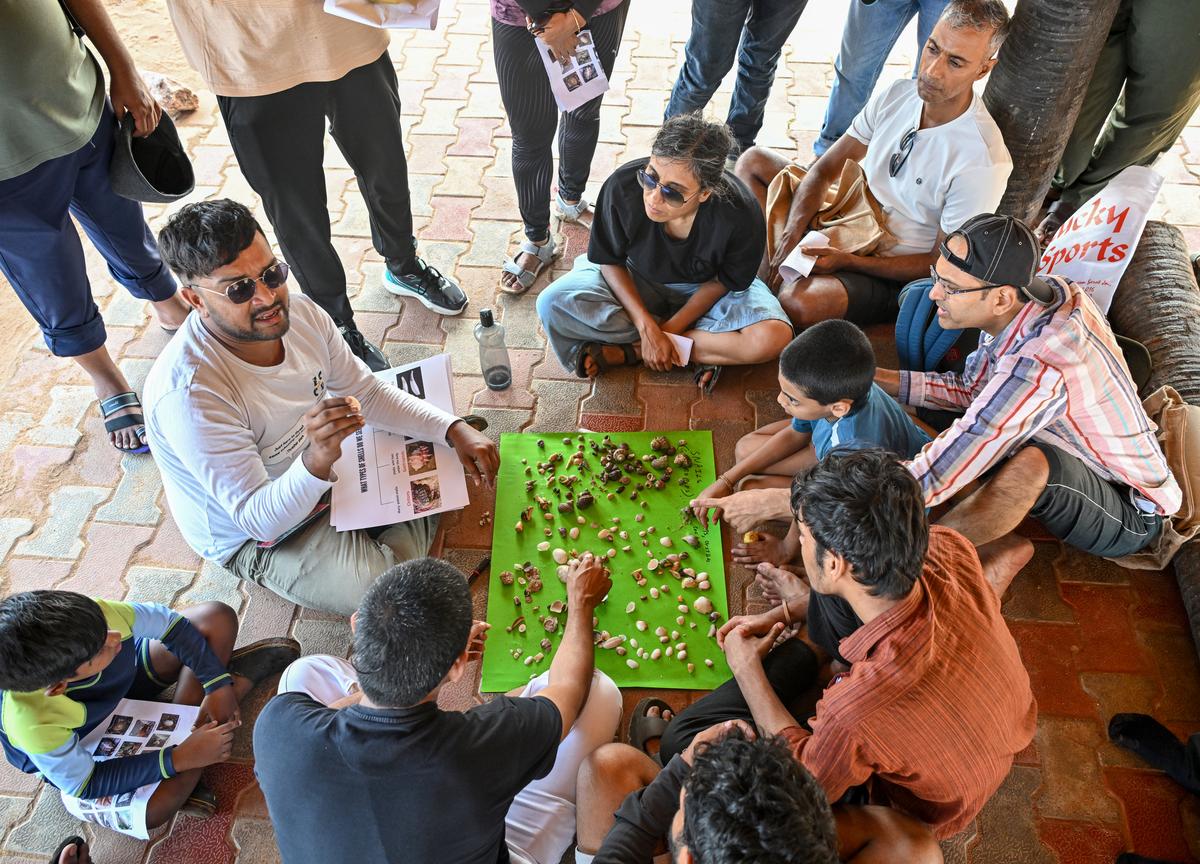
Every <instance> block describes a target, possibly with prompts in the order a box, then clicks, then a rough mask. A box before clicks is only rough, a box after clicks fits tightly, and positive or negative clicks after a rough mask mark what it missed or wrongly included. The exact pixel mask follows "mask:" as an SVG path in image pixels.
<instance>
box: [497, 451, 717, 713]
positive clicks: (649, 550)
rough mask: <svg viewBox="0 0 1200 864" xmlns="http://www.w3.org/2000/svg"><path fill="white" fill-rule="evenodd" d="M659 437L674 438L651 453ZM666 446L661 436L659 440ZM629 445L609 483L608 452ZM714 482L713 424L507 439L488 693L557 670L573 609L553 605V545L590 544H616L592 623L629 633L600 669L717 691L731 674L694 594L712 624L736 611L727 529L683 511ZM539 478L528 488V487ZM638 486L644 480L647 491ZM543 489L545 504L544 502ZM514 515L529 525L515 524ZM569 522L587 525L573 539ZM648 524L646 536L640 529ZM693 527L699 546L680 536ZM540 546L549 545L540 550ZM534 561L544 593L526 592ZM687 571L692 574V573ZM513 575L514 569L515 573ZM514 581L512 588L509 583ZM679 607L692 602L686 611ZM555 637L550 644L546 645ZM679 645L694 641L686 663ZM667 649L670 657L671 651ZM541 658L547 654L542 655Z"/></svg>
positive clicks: (588, 547)
mask: <svg viewBox="0 0 1200 864" xmlns="http://www.w3.org/2000/svg"><path fill="white" fill-rule="evenodd" d="M660 436H663V437H664V438H665V441H666V442H667V444H668V446H669V450H668V451H667V452H662V451H661V449H660V451H654V450H653V449H652V442H653V441H654V439H656V438H659V437H660ZM580 444H582V445H583V447H584V449H583V451H582V452H580V451H579V445H580ZM662 444H663V442H662V441H661V440H660V442H659V445H660V448H661V447H662ZM621 445H628V453H629V455H628V457H627V458H626V459H625V460H624V461H621V462H618V461H614V462H613V463H612V464H613V465H614V466H616V467H617V468H618V469H619V470H618V471H617V472H616V474H614V475H613V476H612V477H611V479H609V478H606V477H605V476H604V472H605V469H604V467H603V466H602V465H601V455H602V454H604V453H606V452H608V453H610V454H611V451H613V450H615V449H619V448H621ZM555 454H557V455H555ZM577 454H578V455H577ZM644 455H650V456H652V457H654V458H655V459H658V460H659V462H658V463H657V464H658V466H659V467H652V465H651V462H650V461H647V460H644V459H643V458H642V457H643V456H644ZM573 456H574V457H575V458H576V459H579V458H582V460H583V464H582V465H572V464H571V461H572V457H573ZM664 456H665V465H664V463H663V459H662V458H661V457H664ZM552 459H554V460H559V461H557V462H556V464H554V466H553V468H554V470H552V471H551V470H545V472H544V473H540V472H539V470H538V469H539V465H542V466H545V465H546V463H548V462H549V460H552ZM677 460H678V461H677ZM688 463H690V464H688ZM635 465H636V466H640V468H641V472H642V473H639V472H638V470H637V469H635V468H634V466H635ZM668 467H669V468H670V473H669V474H668V473H667V468H668ZM648 475H653V476H654V478H655V481H653V482H648V481H649V476H648ZM563 476H567V477H577V478H578V479H577V480H576V481H574V482H573V483H571V484H570V485H564V484H563V483H562V482H560V481H559V480H558V479H557V478H559V477H563ZM622 479H625V480H626V484H625V485H622V483H621V480H622ZM715 479H716V474H715V467H714V458H713V448H712V433H710V432H708V431H703V430H695V431H685V432H626V433H612V434H600V433H587V434H566V435H562V434H553V435H537V434H530V433H525V434H514V433H508V434H505V435H502V436H501V438H500V473H499V476H498V477H497V486H496V509H495V516H494V520H495V521H494V523H493V537H492V565H491V576H490V579H491V585H490V586H489V590H488V614H487V620H488V621H489V622H490V623H491V625H492V628H491V630H490V631H488V638H487V649H486V650H485V652H484V657H483V681H482V690H483V691H484V692H496V691H505V690H510V689H512V688H514V687H517V686H520V685H523V684H525V683H526V682H527V681H529V679H530V678H532V677H534V676H536V675H539V674H541V673H542V672H545V671H546V670H547V669H549V668H550V659H551V657H553V655H554V649H555V648H557V646H558V642H559V640H560V639H561V638H562V632H563V625H565V624H566V612H565V611H564V612H561V613H554V612H553V611H552V608H551V604H554V603H555V601H561V602H562V603H563V604H565V603H566V586H565V585H564V584H563V583H562V581H560V579H559V578H558V575H557V570H558V567H559V565H558V564H557V563H556V562H555V560H554V557H553V556H554V553H555V552H556V550H561V551H560V552H559V553H558V554H559V556H560V557H562V555H563V553H564V552H565V553H567V555H568V556H569V555H570V554H571V553H577V554H580V555H581V554H583V553H584V552H588V551H590V552H592V553H593V554H595V555H600V556H603V555H606V554H607V553H608V550H610V549H612V550H614V553H615V554H614V555H613V556H612V557H611V558H609V560H608V568H609V570H610V571H611V574H612V581H613V587H612V590H611V592H610V593H609V596H608V599H607V600H606V601H605V602H604V603H602V604H601V605H600V606H599V607H597V609H596V618H597V622H596V624H595V626H594V629H595V630H596V631H607V632H608V633H609V634H610V638H614V637H617V636H621V635H624V636H625V637H626V640H625V642H624V643H623V645H622V647H623V648H624V649H625V651H626V653H625V654H624V655H621V654H619V653H618V652H617V650H616V649H615V648H607V649H606V648H601V647H597V648H596V667H597V668H598V669H601V670H602V671H604V672H605V673H607V674H608V675H609V676H610V677H612V679H613V680H614V681H616V682H617V684H618V685H620V686H622V687H665V688H676V689H697V690H709V689H712V688H714V687H716V686H717V685H718V684H721V683H722V682H723V681H725V680H727V679H728V678H729V677H730V673H729V667H728V666H727V665H726V664H725V658H724V655H723V654H722V653H721V649H720V648H718V647H717V642H716V639H715V637H712V636H710V635H709V633H710V631H711V630H712V629H713V627H714V622H713V620H711V615H710V614H709V613H704V612H702V611H698V610H697V609H696V608H695V603H696V601H697V600H699V599H700V598H702V597H705V598H708V600H709V602H711V604H712V607H713V610H714V612H715V616H716V619H717V620H716V622H715V626H716V627H720V625H721V624H722V623H724V622H725V621H726V620H727V619H728V616H729V603H728V600H727V597H726V591H725V568H724V562H723V555H722V550H721V531H720V527H719V526H710V527H708V528H703V527H701V525H700V523H699V522H698V521H697V520H695V519H693V518H691V517H690V516H688V515H685V514H684V512H683V511H684V510H685V509H686V505H687V503H688V501H689V500H691V499H692V498H693V497H695V495H696V493H698V492H699V491H700V490H701V489H703V488H704V487H705V486H707V485H709V484H710V483H712V482H713V481H714V480H715ZM531 481H532V488H531V489H529V490H527V488H526V487H527V486H528V485H529V484H530V482H531ZM658 481H662V485H663V488H662V489H658V488H656V486H657V483H658ZM639 484H640V485H642V486H643V487H644V488H642V489H640V490H639V489H638V488H637V487H638V485H639ZM585 492H587V493H590V495H591V496H592V497H593V498H594V503H592V504H591V505H590V506H587V507H580V506H579V505H580V503H581V502H582V501H583V495H584V493H585ZM610 495H611V496H612V498H611V500H610V498H609V496H610ZM538 496H540V497H541V498H542V499H543V501H544V504H539V503H538V501H537V497H538ZM560 505H561V506H560ZM530 508H532V509H530ZM560 510H565V511H568V512H560ZM639 517H640V518H641V519H642V521H641V522H639V521H638V518H639ZM580 518H582V519H583V523H582V524H580V522H579V519H580ZM518 522H520V523H521V526H522V530H521V531H517V530H516V528H515V526H516V525H517V523H518ZM560 527H561V528H562V529H563V531H566V532H568V536H567V537H563V536H561V534H560V531H559V529H560ZM573 528H574V529H578V531H579V534H578V537H577V538H575V539H572V538H571V537H570V534H569V532H570V530H571V529H573ZM546 529H549V531H550V535H549V536H547V535H546V533H545V532H546ZM601 531H605V532H611V535H612V536H611V537H608V536H607V535H606V536H605V537H601V536H599V535H600V532H601ZM621 531H624V532H626V533H627V538H625V539H623V538H622V537H621V534H620V532H621ZM643 531H644V532H646V533H645V536H641V532H643ZM685 535H691V538H692V543H694V544H695V545H694V546H693V545H691V544H690V543H689V542H687V541H685V540H684V537H685ZM663 538H668V540H669V543H670V545H664V543H663V542H662V541H663ZM539 544H549V546H548V548H544V549H543V550H539V548H538V546H539ZM626 547H628V548H627V549H626ZM671 555H677V556H680V558H679V560H677V561H674V562H672V561H671V560H670V559H669V557H668V556H671ZM651 559H655V560H657V561H658V562H659V564H658V566H657V567H656V569H654V570H650V569H649V567H650V562H651ZM526 563H528V564H529V565H531V566H532V567H533V568H536V569H537V576H536V578H537V579H539V580H540V581H541V588H540V590H537V591H536V593H534V592H531V593H530V594H529V598H528V599H526V596H525V592H526V589H529V588H531V587H533V588H536V587H537V586H536V585H531V581H532V578H534V571H533V570H532V569H529V570H528V572H525V569H524V565H526ZM639 568H640V569H641V571H642V578H643V579H644V580H645V584H644V585H639V584H638V582H637V581H636V578H635V576H634V575H633V574H634V571H635V570H637V569H639ZM685 568H687V569H690V570H691V571H694V575H689V574H688V573H686V572H684V570H685ZM506 573H507V574H511V580H509V576H508V575H505V574H506ZM702 575H704V576H705V578H706V579H707V581H708V582H709V583H710V587H709V588H708V589H707V590H701V589H700V588H699V587H698V585H697V586H692V585H691V584H690V583H688V584H689V587H687V588H685V587H683V586H684V580H685V579H694V580H696V581H697V582H699V581H700V577H701V576H702ZM506 580H508V581H512V584H511V585H505V584H503V581H506ZM664 589H665V590H664ZM656 595H657V596H656ZM514 598H515V599H517V600H519V601H520V604H519V605H518V604H517V603H514ZM629 603H633V604H634V606H635V609H634V611H633V613H631V614H630V613H627V612H626V611H625V610H626V607H627V605H628V604H629ZM680 606H686V607H687V610H686V611H682V610H681V609H680ZM701 607H702V608H703V601H701ZM555 608H557V604H555ZM518 615H523V616H524V624H525V628H526V629H525V632H524V633H522V632H520V629H519V626H513V625H514V621H515V620H516V618H517V616H518ZM547 617H549V618H553V619H557V621H556V623H557V627H556V628H555V629H554V630H553V632H547V630H546V628H545V626H544V623H543V621H544V620H545V619H546V618H547ZM680 618H682V619H683V621H682V623H680V621H679V619H680ZM638 621H643V622H645V628H646V629H645V630H640V629H638V628H637V626H636V625H637V622H638ZM552 627H553V625H552ZM660 627H661V628H663V631H665V635H666V636H667V641H666V642H665V643H664V642H662V641H661V640H660V637H659V635H658V633H656V631H657V630H658V628H660ZM672 634H676V635H674V636H673V635H672ZM547 639H548V640H549V642H550V647H549V648H548V649H546V648H543V647H542V642H543V640H547ZM632 640H636V642H637V646H638V647H637V648H635V647H634V646H633V645H631V641H632ZM680 643H684V644H686V648H685V649H684V650H685V652H686V657H685V658H684V659H683V660H680V659H679V658H678V656H677V654H678V645H679V644H680ZM668 648H670V649H671V656H666V650H667V649H668ZM639 649H641V650H643V651H645V652H647V654H648V655H649V653H650V652H652V651H655V650H657V651H659V652H661V653H662V656H660V657H659V658H658V659H652V658H651V657H650V656H646V657H644V658H638V657H637V656H636V655H637V653H638V650H639ZM514 654H518V656H516V657H514V656H513V655H514ZM539 654H540V655H541V658H540V659H537V658H538V655H539ZM529 658H534V659H533V660H529ZM527 660H529V662H528V663H527V662H526V661H527ZM629 660H634V661H635V662H636V663H637V664H638V665H637V668H631V667H630V665H629V663H628V662H627V661H629ZM706 661H708V662H706ZM709 663H711V664H712V665H711V666H710V665H708V664H709ZM689 664H690V671H689Z"/></svg>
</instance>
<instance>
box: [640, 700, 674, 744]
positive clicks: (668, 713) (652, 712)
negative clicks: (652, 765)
mask: <svg viewBox="0 0 1200 864" xmlns="http://www.w3.org/2000/svg"><path fill="white" fill-rule="evenodd" d="M646 716H647V717H662V719H664V720H666V721H667V722H668V723H670V722H671V720H672V719H674V717H675V712H674V711H672V710H671V709H670V708H659V707H658V706H657V705H651V706H650V707H649V708H647V709H646ZM661 743H662V740H661V739H660V738H658V737H657V736H656V737H654V738H647V739H646V743H645V744H644V745H643V746H642V749H643V750H645V751H646V755H648V756H653V755H654V754H655V753H657V752H658V747H659V744H661Z"/></svg>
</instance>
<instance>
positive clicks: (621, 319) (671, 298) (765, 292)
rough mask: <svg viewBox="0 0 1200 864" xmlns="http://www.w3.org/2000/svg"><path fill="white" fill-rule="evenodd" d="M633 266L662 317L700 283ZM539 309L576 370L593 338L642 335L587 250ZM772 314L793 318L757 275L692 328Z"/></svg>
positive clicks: (716, 327)
mask: <svg viewBox="0 0 1200 864" xmlns="http://www.w3.org/2000/svg"><path fill="white" fill-rule="evenodd" d="M629 272H630V274H632V276H633V280H634V283H635V284H636V285H637V289H638V294H639V295H640V296H641V298H642V301H643V302H644V303H645V304H646V308H647V309H648V310H649V311H650V314H652V315H654V316H655V317H657V318H659V319H660V320H661V319H663V318H667V317H669V316H671V315H673V314H674V313H675V312H677V311H679V310H680V309H681V308H682V307H683V305H684V304H685V303H686V302H687V301H688V298H689V297H691V296H692V295H693V294H694V293H696V289H697V288H699V287H700V284H699V283H695V282H672V283H670V284H668V285H659V284H656V283H654V282H649V281H647V280H645V279H643V278H642V277H641V276H639V275H638V274H637V272H636V271H634V270H632V269H630V271H629ZM537 313H538V318H540V319H541V321H542V327H543V328H544V329H545V331H546V338H547V339H549V340H550V347H551V348H553V349H554V354H555V356H556V357H558V362H559V363H561V364H562V366H563V368H564V369H567V370H570V371H575V370H576V363H577V362H578V357H579V349H580V348H581V347H582V346H583V345H584V344H585V343H587V342H600V343H603V344H607V345H632V344H633V343H634V342H636V341H638V338H639V334H638V329H637V327H635V326H634V324H633V319H632V318H630V317H629V313H628V312H626V311H625V307H624V306H622V305H621V301H620V300H618V299H617V295H616V294H614V293H613V290H612V289H611V288H610V287H608V283H607V282H605V281H604V276H603V274H601V272H600V266H599V265H598V264H593V263H592V262H591V261H589V260H588V259H587V256H586V255H580V256H579V257H578V258H576V259H575V266H574V268H573V269H572V270H571V272H570V273H568V274H567V275H565V276H563V277H561V278H560V279H556V280H555V281H554V282H553V283H552V284H551V285H550V286H549V287H548V288H546V290H545V291H543V292H542V293H541V294H539V295H538V298H537ZM771 320H777V321H785V322H787V323H788V324H789V325H790V324H791V322H790V321H789V320H788V317H787V314H786V313H785V312H784V311H783V307H782V306H780V305H779V301H778V300H777V299H776V298H775V295H774V294H772V293H771V290H770V289H769V288H767V286H766V284H765V283H764V282H763V281H762V280H761V279H758V278H756V279H755V280H754V281H753V282H751V283H750V287H749V288H747V289H746V290H745V291H730V292H729V293H728V294H725V295H724V296H722V297H721V299H720V300H718V301H717V302H716V303H714V304H713V307H712V308H711V309H709V310H708V312H707V313H706V314H705V315H703V316H702V317H701V318H700V319H699V320H698V321H696V323H695V324H693V325H692V329H694V330H705V331H707V332H709V333H730V332H732V331H734V330H741V329H743V328H745V327H749V326H750V325H751V324H757V323H758V322H759V321H771Z"/></svg>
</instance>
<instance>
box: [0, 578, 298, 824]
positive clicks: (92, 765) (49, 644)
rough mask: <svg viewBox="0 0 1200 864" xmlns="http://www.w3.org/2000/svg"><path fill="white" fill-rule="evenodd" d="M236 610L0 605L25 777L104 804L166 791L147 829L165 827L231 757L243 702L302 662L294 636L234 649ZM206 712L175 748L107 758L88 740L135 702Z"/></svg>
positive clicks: (15, 758)
mask: <svg viewBox="0 0 1200 864" xmlns="http://www.w3.org/2000/svg"><path fill="white" fill-rule="evenodd" d="M237 630H238V619H237V613H236V612H234V610H233V609H231V608H230V607H229V606H227V605H225V604H224V603H205V604H202V605H200V606H196V607H192V608H190V609H187V610H185V611H184V612H182V613H179V612H174V611H172V610H171V609H169V608H167V607H166V606H163V605H160V604H157V603H122V602H115V601H110V600H93V599H92V598H90V597H85V596H84V595H82V594H76V593H74V592H72V591H48V590H46V591H27V592H24V593H21V594H14V595H12V596H11V597H7V598H5V599H4V600H3V601H0V744H2V745H3V747H4V754H5V756H6V757H7V759H8V761H9V762H10V763H11V764H12V765H14V766H15V767H17V768H19V769H20V770H22V771H24V772H26V773H29V774H34V773H40V774H41V775H42V777H44V778H45V779H46V780H47V781H48V782H49V783H51V784H52V785H53V786H55V787H57V788H58V789H59V790H60V791H61V792H62V793H63V795H64V796H72V797H75V798H79V799H96V798H107V797H110V796H121V795H124V794H125V793H131V792H134V791H135V790H137V789H138V788H140V787H142V786H146V785H150V784H157V786H158V788H157V789H156V790H155V791H154V793H153V794H152V796H151V797H150V800H149V803H148V805H147V807H146V812H145V824H143V825H134V826H131V830H129V831H128V832H127V833H131V834H135V836H144V835H145V831H147V830H148V829H152V828H155V827H157V826H159V825H162V824H164V823H165V822H166V821H167V820H168V819H170V818H171V817H172V816H173V815H174V814H175V812H176V811H177V810H179V809H180V807H182V806H183V805H184V804H185V803H188V802H189V801H193V800H194V802H195V804H196V805H198V806H199V807H200V808H202V809H207V810H209V812H211V811H212V809H215V800H214V799H213V797H212V794H211V793H210V792H207V791H206V790H202V789H197V783H198V781H199V779H200V771H201V769H202V768H204V767H206V766H208V765H212V764H214V763H217V762H223V761H225V760H226V759H228V758H229V754H230V751H231V748H232V744H233V732H234V730H235V729H236V728H237V727H238V725H239V724H240V722H241V720H240V713H239V709H238V702H239V700H240V699H241V698H242V697H243V696H245V695H246V694H247V693H249V692H250V690H251V689H253V687H254V686H255V685H256V684H257V683H258V682H259V681H261V680H263V679H264V678H267V677H268V676H270V675H272V674H274V673H277V672H280V671H282V669H283V668H284V667H286V666H287V664H288V663H290V662H291V661H292V660H294V659H296V657H298V656H299V653H300V651H299V645H298V644H297V643H296V642H295V641H294V640H291V639H269V640H263V641H261V642H258V643H255V644H254V645H250V646H247V647H246V648H242V649H240V650H239V651H236V652H234V651H233V645H234V642H235V640H236V639H237ZM170 684H175V685H176V688H175V702H176V703H178V704H187V705H199V706H200V715H199V718H198V722H199V725H198V726H197V728H196V730H195V731H194V732H192V734H191V736H190V737H189V738H188V739H187V740H186V741H184V742H183V743H182V744H180V745H178V746H171V747H164V748H162V749H154V750H146V751H145V752H141V753H138V754H136V755H132V756H121V757H118V758H113V759H108V760H105V761H98V760H95V759H93V757H92V754H91V753H89V752H88V751H87V749H86V748H84V746H83V744H82V741H83V739H84V738H85V737H87V735H88V733H90V732H91V731H92V730H93V729H95V728H96V727H97V726H99V725H100V724H101V723H105V722H107V721H108V718H109V715H110V714H112V712H113V710H114V709H115V708H116V707H117V705H118V703H119V702H120V701H121V700H122V699H124V698H126V697H128V698H132V699H146V700H150V701H157V700H158V698H159V695H160V693H161V691H162V690H163V689H164V688H166V687H167V686H169V685H170Z"/></svg>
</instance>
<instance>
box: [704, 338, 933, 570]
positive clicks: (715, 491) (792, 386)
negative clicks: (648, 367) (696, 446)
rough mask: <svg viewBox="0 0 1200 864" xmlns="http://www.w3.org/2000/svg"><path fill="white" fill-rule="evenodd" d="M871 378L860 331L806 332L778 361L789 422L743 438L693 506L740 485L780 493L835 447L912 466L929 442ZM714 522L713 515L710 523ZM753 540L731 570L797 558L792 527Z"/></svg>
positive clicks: (871, 359)
mask: <svg viewBox="0 0 1200 864" xmlns="http://www.w3.org/2000/svg"><path fill="white" fill-rule="evenodd" d="M874 378H875V352H874V351H873V350H872V349H871V342H870V340H868V339H867V336H866V334H865V333H863V332H862V330H860V329H859V328H858V327H856V326H855V325H854V324H851V323H850V322H849V321H841V320H830V321H822V322H820V323H819V324H815V325H813V326H812V327H809V328H808V329H807V330H805V331H804V332H803V333H801V334H800V335H799V336H797V337H796V338H795V339H793V340H792V341H791V343H790V344H789V345H788V346H787V347H786V348H785V349H784V350H783V353H782V354H780V356H779V405H780V407H782V408H783V410H784V411H785V412H787V414H788V415H789V418H787V419H783V420H779V421H776V422H774V423H769V424H767V425H766V426H764V427H763V428H761V429H759V430H757V431H755V432H751V433H749V434H747V435H745V436H743V437H742V439H741V440H740V441H738V443H737V446H736V447H735V448H734V458H735V459H736V460H737V461H736V464H735V465H734V466H733V467H732V468H730V469H729V470H728V471H726V472H725V473H724V474H722V475H721V476H720V477H718V478H717V480H716V482H714V483H713V484H712V485H711V486H709V487H708V488H706V489H705V490H704V491H702V492H701V493H700V495H699V496H697V500H703V499H706V498H707V499H712V498H723V497H725V496H726V495H730V494H732V493H733V492H734V491H735V489H736V488H737V486H738V484H739V483H741V486H742V488H743V489H764V488H786V487H788V486H790V485H791V483H792V478H793V477H795V476H796V474H797V473H799V472H801V471H803V470H805V469H807V468H809V467H810V466H812V465H814V464H816V463H817V462H819V461H821V460H822V459H824V458H825V454H826V453H828V452H829V451H830V450H832V449H834V448H835V447H849V448H863V447H883V448H884V449H886V450H891V451H893V452H894V453H896V454H898V455H899V456H900V457H902V458H904V459H911V458H912V457H913V456H914V455H915V454H916V453H917V452H918V451H920V449H921V448H922V447H924V446H925V445H926V444H927V443H929V440H930V439H929V436H928V435H926V434H925V432H923V431H922V430H921V429H920V427H918V426H917V425H916V423H915V422H914V421H913V420H912V418H911V417H909V416H908V414H906V413H905V411H904V409H903V408H901V407H900V405H899V404H898V403H897V402H896V401H895V400H894V399H892V397H890V396H888V395H887V393H885V392H884V391H883V390H882V389H880V387H879V386H878V385H877V384H875V383H874ZM693 509H694V511H695V513H696V516H697V517H699V519H700V520H701V521H706V519H707V513H706V510H707V509H708V508H706V507H704V506H702V505H699V504H695V503H694V502H693ZM719 518H720V510H719V509H718V510H717V511H716V513H715V515H714V521H715V519H719ZM753 533H754V534H755V535H757V536H756V537H754V538H753V539H752V541H751V542H743V543H739V544H737V545H735V546H734V547H733V550H732V552H731V554H732V557H733V560H734V562H735V563H738V564H745V565H748V566H749V565H753V564H756V563H758V562H760V561H767V562H770V563H773V564H783V563H785V562H787V561H791V560H792V559H793V558H794V557H795V556H796V555H797V554H798V553H799V551H800V538H799V534H798V533H797V531H796V526H795V524H794V523H793V525H792V527H791V530H790V531H789V532H788V534H787V536H786V537H784V538H783V539H782V540H781V539H779V538H777V537H771V536H769V535H765V534H759V533H758V532H753ZM747 539H750V538H747Z"/></svg>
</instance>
